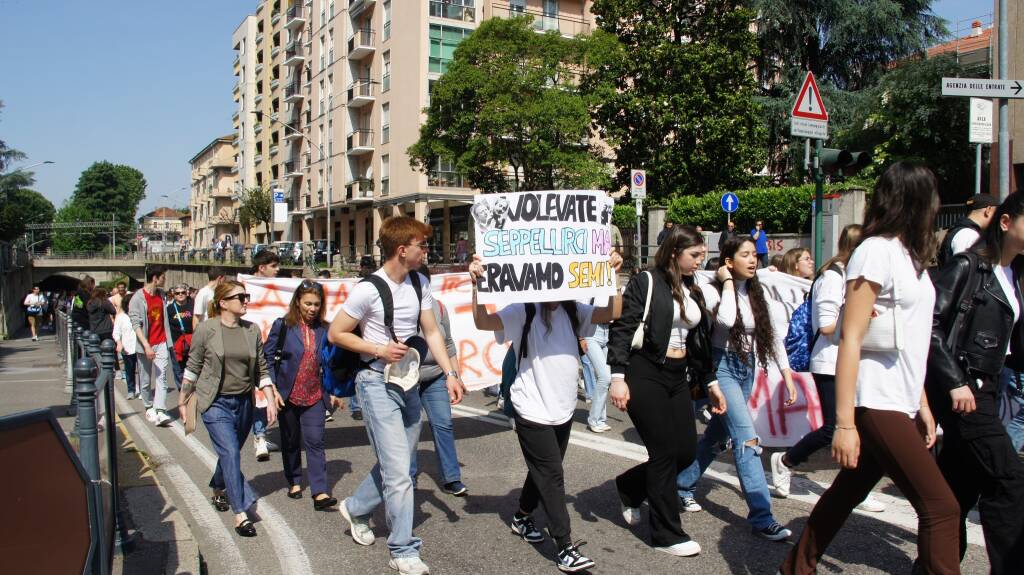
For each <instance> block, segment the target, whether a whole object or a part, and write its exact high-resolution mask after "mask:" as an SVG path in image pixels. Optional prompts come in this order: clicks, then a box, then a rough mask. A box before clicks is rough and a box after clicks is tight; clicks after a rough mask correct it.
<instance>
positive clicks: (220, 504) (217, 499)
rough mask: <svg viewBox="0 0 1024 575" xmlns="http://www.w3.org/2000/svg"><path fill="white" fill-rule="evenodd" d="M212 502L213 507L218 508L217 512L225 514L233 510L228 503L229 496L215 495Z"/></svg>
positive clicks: (211, 499)
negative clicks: (224, 512)
mask: <svg viewBox="0 0 1024 575" xmlns="http://www.w3.org/2000/svg"><path fill="white" fill-rule="evenodd" d="M210 501H212V502H213V506H214V507H216V508H217V511H221V512H223V511H227V510H228V509H231V504H230V503H228V496H227V495H224V494H223V493H214V494H213V497H211V498H210Z"/></svg>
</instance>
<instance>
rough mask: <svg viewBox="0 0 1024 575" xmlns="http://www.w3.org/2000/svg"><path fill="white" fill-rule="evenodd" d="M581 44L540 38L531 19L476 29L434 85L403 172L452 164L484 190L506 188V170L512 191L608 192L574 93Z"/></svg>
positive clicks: (586, 114)
mask: <svg viewBox="0 0 1024 575" xmlns="http://www.w3.org/2000/svg"><path fill="white" fill-rule="evenodd" d="M586 46H587V44H586V43H585V42H584V41H582V40H578V39H573V38H565V37H562V36H561V35H559V34H558V33H557V32H555V31H549V32H548V33H546V34H538V33H537V32H535V31H534V29H533V27H532V25H531V19H530V18H529V17H521V18H512V19H501V18H495V19H491V20H487V21H486V22H484V23H482V24H481V25H480V26H479V27H478V28H477V29H476V31H475V32H474V33H473V34H472V35H470V36H469V37H468V38H466V39H465V40H463V41H462V43H461V44H459V46H458V48H456V50H455V54H454V58H453V60H452V62H451V64H450V65H449V67H448V71H447V72H446V73H445V74H444V76H442V77H441V78H440V79H439V80H438V81H437V82H436V83H435V84H434V87H433V89H432V91H431V96H430V106H429V107H428V108H427V109H426V113H427V120H426V122H425V123H424V124H423V125H422V126H421V127H420V137H419V140H418V141H417V142H416V143H415V144H414V145H413V146H411V147H410V148H409V149H408V154H409V158H410V160H409V163H410V165H411V166H412V167H413V168H416V169H419V170H421V171H424V172H430V171H432V170H435V169H436V166H437V163H438V161H439V159H444V160H446V161H448V160H450V161H452V162H453V163H454V166H455V169H456V170H457V171H458V172H460V173H462V174H463V175H464V176H465V177H466V178H467V180H468V184H469V185H470V186H471V187H474V188H478V189H481V190H483V191H484V192H498V191H508V190H509V189H510V188H511V186H510V185H509V183H508V181H507V179H506V176H505V175H506V173H507V172H506V170H507V168H511V169H512V173H513V174H514V176H515V181H516V182H517V187H518V188H519V189H525V190H541V189H564V188H570V189H571V188H581V187H583V188H587V187H602V186H604V185H607V183H608V170H607V168H606V167H605V165H604V163H603V162H602V160H601V154H600V152H599V150H597V149H596V148H595V147H594V146H593V145H592V144H591V143H590V136H591V130H590V107H591V105H592V101H591V99H589V98H588V97H587V96H586V95H584V94H582V93H581V92H580V90H579V89H578V83H579V82H578V80H579V74H580V71H581V70H583V69H584V67H585V63H586V58H585V51H584V49H585V47H586Z"/></svg>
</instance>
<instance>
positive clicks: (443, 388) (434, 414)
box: [409, 374, 462, 483]
mask: <svg viewBox="0 0 1024 575" xmlns="http://www.w3.org/2000/svg"><path fill="white" fill-rule="evenodd" d="M420 403H422V404H423V409H424V410H426V412H427V421H428V422H429V423H430V432H431V433H432V434H433V435H434V451H436V452H437V466H438V468H439V469H440V470H441V481H442V483H451V482H452V481H462V470H460V469H459V457H458V455H457V454H456V453H455V432H454V431H453V430H452V402H451V399H449V398H448V385H447V378H446V377H445V376H444V374H441V375H440V376H438V377H437V379H434V380H433V381H428V382H427V383H422V382H420ZM416 471H417V469H416V452H415V451H414V452H413V457H412V469H411V470H410V472H409V475H411V476H412V477H416Z"/></svg>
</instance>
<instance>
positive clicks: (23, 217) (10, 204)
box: [0, 188, 55, 242]
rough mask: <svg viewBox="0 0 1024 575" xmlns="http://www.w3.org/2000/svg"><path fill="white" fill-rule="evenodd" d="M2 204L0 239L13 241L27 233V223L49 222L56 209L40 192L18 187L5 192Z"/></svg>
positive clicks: (0, 209)
mask: <svg viewBox="0 0 1024 575" xmlns="http://www.w3.org/2000/svg"><path fill="white" fill-rule="evenodd" d="M4 198H5V201H4V203H3V205H2V206H0V240H3V241H8V242H9V241H13V240H15V239H17V238H19V237H21V235H22V234H24V233H25V225H26V224H49V223H51V222H53V217H54V214H55V210H54V208H53V204H52V203H51V202H50V200H47V199H46V198H45V197H44V196H43V195H42V194H40V193H39V192H35V191H32V190H27V189H24V188H17V189H14V190H10V191H5V192H4Z"/></svg>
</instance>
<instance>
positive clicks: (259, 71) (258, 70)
mask: <svg viewBox="0 0 1024 575" xmlns="http://www.w3.org/2000/svg"><path fill="white" fill-rule="evenodd" d="M262 73H263V62H260V63H259V64H256V75H257V76H259V75H260V74H262Z"/></svg>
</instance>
